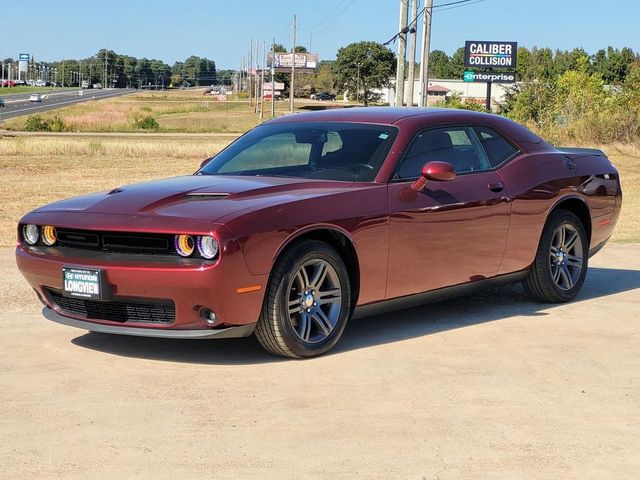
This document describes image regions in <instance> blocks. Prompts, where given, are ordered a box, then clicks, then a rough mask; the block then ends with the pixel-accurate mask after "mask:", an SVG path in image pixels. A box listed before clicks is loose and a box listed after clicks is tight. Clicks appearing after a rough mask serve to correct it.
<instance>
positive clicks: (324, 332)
mask: <svg viewBox="0 0 640 480" xmlns="http://www.w3.org/2000/svg"><path fill="white" fill-rule="evenodd" d="M350 311H351V288H350V284H349V275H348V272H347V269H346V267H345V265H344V262H343V261H342V259H341V258H340V256H339V255H338V254H337V253H336V251H335V250H334V249H333V248H331V247H330V246H329V245H327V244H326V243H323V242H319V241H315V240H304V241H301V242H299V243H297V244H295V245H293V246H292V247H291V248H289V250H287V251H286V252H285V253H284V254H283V255H282V257H281V258H280V259H279V260H278V262H277V263H276V265H275V267H274V269H273V272H272V274H271V278H270V279H269V284H268V287H267V292H266V296H265V300H264V305H263V307H262V313H261V315H260V319H259V320H258V324H257V326H256V330H255V334H256V337H257V338H258V341H259V342H260V343H261V344H262V346H263V347H264V348H265V349H267V350H268V351H269V352H271V353H274V354H276V355H281V356H285V357H290V358H303V357H312V356H316V355H321V354H323V353H325V352H327V351H328V350H329V349H331V348H332V347H333V346H334V345H335V344H336V343H337V342H338V340H339V339H340V336H341V335H342V332H343V331H344V327H345V325H346V323H347V319H348V317H349V312H350Z"/></svg>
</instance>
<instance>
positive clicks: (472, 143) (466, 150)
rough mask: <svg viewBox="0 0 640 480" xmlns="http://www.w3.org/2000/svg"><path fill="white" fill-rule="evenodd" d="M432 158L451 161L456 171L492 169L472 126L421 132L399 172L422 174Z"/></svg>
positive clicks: (405, 175) (409, 175)
mask: <svg viewBox="0 0 640 480" xmlns="http://www.w3.org/2000/svg"><path fill="white" fill-rule="evenodd" d="M433 161H439V162H447V163H450V164H451V165H453V167H454V168H455V171H456V173H468V172H477V171H484V170H490V169H491V164H490V163H489V160H488V159H487V156H486V155H485V153H484V151H483V150H482V147H480V144H479V142H478V139H477V137H476V135H475V133H474V132H473V130H472V129H471V127H463V126H453V127H443V128H431V129H428V130H423V131H422V132H420V133H418V134H417V135H416V137H415V138H414V139H413V142H412V143H411V145H410V146H409V150H408V151H407V153H406V154H405V156H404V158H403V159H402V160H401V163H400V167H399V168H398V170H397V176H398V177H399V178H416V177H419V176H420V171H421V170H422V166H423V165H424V164H425V163H427V162H433Z"/></svg>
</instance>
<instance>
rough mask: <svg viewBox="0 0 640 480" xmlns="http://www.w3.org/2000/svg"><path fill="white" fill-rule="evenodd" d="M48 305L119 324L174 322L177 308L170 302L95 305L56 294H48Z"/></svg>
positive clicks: (116, 300)
mask: <svg viewBox="0 0 640 480" xmlns="http://www.w3.org/2000/svg"><path fill="white" fill-rule="evenodd" d="M47 294H48V296H49V298H50V299H51V301H52V302H53V303H54V304H55V305H56V306H57V307H58V308H60V309H61V310H63V311H65V312H69V313H72V314H75V315H80V316H81V317H84V318H86V319H88V320H110V321H112V322H120V323H126V322H130V323H161V324H169V323H173V322H175V320H176V307H175V304H174V303H173V302H172V301H171V300H150V299H146V298H145V299H139V300H138V299H126V300H124V299H118V298H117V297H116V299H115V300H113V301H106V302H98V301H95V300H85V299H81V298H70V297H65V296H64V295H62V294H61V293H60V292H57V291H55V290H50V289H48V290H47Z"/></svg>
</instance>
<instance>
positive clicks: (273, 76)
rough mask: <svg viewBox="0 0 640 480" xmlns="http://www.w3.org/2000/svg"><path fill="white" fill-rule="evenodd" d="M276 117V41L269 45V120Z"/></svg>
mask: <svg viewBox="0 0 640 480" xmlns="http://www.w3.org/2000/svg"><path fill="white" fill-rule="evenodd" d="M275 116H276V39H275V37H274V38H273V43H271V118H274V117H275Z"/></svg>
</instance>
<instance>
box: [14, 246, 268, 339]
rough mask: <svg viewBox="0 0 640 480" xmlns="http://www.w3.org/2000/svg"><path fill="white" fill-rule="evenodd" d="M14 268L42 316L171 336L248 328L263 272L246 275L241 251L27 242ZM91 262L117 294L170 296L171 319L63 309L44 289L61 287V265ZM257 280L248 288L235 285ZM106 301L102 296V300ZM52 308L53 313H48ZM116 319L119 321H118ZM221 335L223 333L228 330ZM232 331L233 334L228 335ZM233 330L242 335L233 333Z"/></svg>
mask: <svg viewBox="0 0 640 480" xmlns="http://www.w3.org/2000/svg"><path fill="white" fill-rule="evenodd" d="M16 262H17V265H18V268H19V270H20V271H21V273H22V274H23V276H24V277H25V278H26V280H27V281H28V282H29V284H30V285H31V286H32V287H33V288H34V289H35V290H36V291H37V292H38V294H39V296H40V298H41V299H42V300H43V301H44V302H45V303H46V304H47V307H49V308H48V309H47V310H49V311H48V312H46V313H47V315H46V316H47V318H49V319H50V320H55V321H60V320H59V319H60V318H63V319H65V321H60V323H65V324H67V325H72V326H78V327H80V328H85V329H87V330H93V331H105V332H107V333H123V334H128V335H142V334H144V335H145V336H160V337H170V338H171V337H173V338H210V337H220V336H221V335H224V334H223V333H219V332H225V331H227V330H228V329H229V328H232V327H240V326H248V327H247V329H245V330H242V332H245V331H249V332H250V330H252V329H253V324H255V323H256V321H257V320H258V317H259V316H260V310H261V308H262V300H263V296H264V287H265V284H266V281H267V279H268V275H257V276H256V275H252V274H250V273H249V272H248V270H247V268H246V263H245V261H244V258H243V256H242V253H241V251H240V250H239V249H238V250H235V251H226V252H223V258H222V259H221V260H220V261H218V262H215V263H214V262H200V263H198V262H193V261H191V262H186V261H181V260H179V259H175V261H163V262H161V261H158V260H155V261H154V260H153V259H142V258H140V257H138V256H136V257H135V258H132V256H128V257H127V256H124V255H95V254H94V255H92V256H88V255H86V254H84V253H83V252H78V251H70V249H66V250H65V249H62V248H59V249H56V248H40V247H27V246H23V245H19V246H18V247H17V249H16ZM65 266H66V267H79V268H96V269H102V270H103V271H104V273H105V277H106V282H107V284H108V286H109V288H110V289H111V291H112V293H113V299H114V301H116V300H118V299H139V300H150V301H153V300H170V301H172V302H173V303H174V305H175V320H174V321H172V322H171V323H152V322H129V321H124V322H123V321H121V320H122V319H114V320H102V319H97V318H95V317H87V316H84V315H81V314H78V313H76V312H71V311H68V310H63V309H62V308H60V307H59V306H58V305H56V304H55V302H53V301H52V297H51V295H50V293H49V292H51V291H52V290H53V291H60V290H62V267H65ZM249 285H260V287H261V288H260V289H259V290H257V291H252V292H250V293H238V292H237V289H238V288H241V287H246V286H249ZM107 303H108V302H107ZM203 309H207V310H210V311H213V312H215V314H216V317H217V323H216V325H215V326H209V325H207V324H206V323H205V322H204V321H203V317H202V313H201V312H202V310H203ZM54 314H55V318H52V316H53V315H54ZM118 320H120V321H118ZM226 335H229V334H228V333H227V334H226ZM234 336H237V335H234ZM239 336H242V335H241V334H239Z"/></svg>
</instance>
